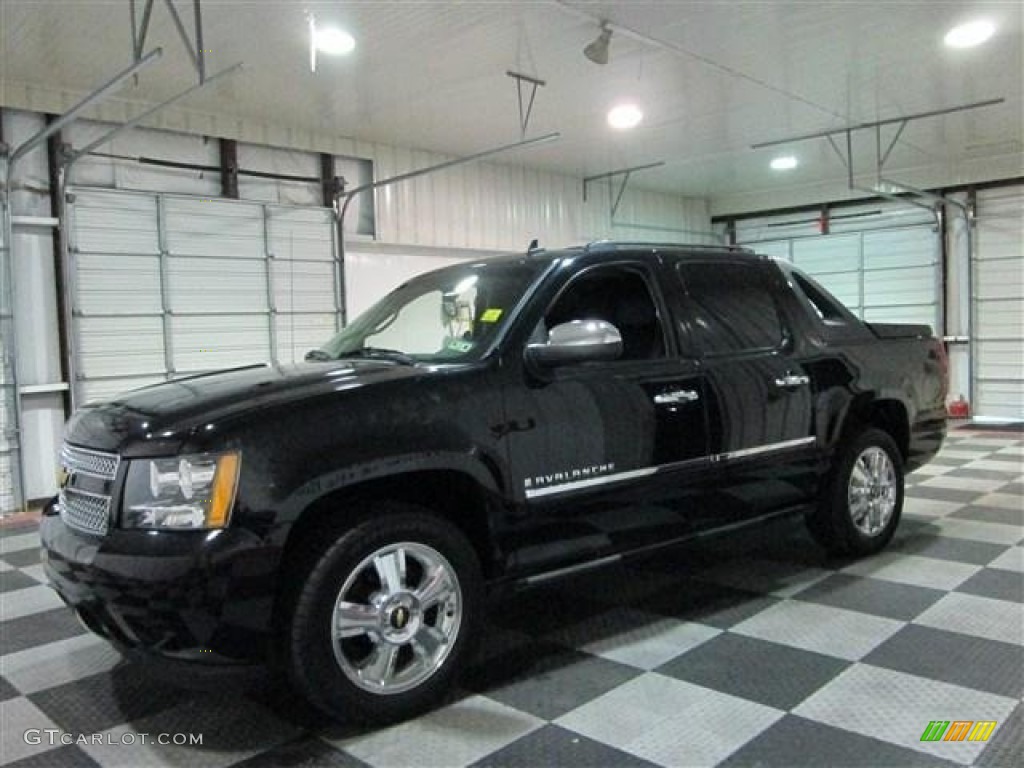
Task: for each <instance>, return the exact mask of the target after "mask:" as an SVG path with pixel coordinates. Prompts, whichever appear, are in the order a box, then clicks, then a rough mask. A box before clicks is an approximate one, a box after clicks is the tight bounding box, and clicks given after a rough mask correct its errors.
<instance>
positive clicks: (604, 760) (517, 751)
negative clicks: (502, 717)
mask: <svg viewBox="0 0 1024 768" xmlns="http://www.w3.org/2000/svg"><path fill="white" fill-rule="evenodd" d="M473 765H474V766H475V768H485V767H486V768H538V766H546V765H550V766H580V767H581V768H611V767H612V766H616V768H617V767H618V766H622V768H643V767H644V766H653V765H654V763H649V762H647V761H646V760H642V759H641V758H639V757H636V756H635V755H631V754H629V753H627V752H620V751H619V750H617V749H613V748H612V747H609V746H606V745H604V744H601V743H600V742H597V741H593V740H592V739H588V738H587V737H586V736H581V735H580V734H577V733H573V732H572V731H567V730H565V729H564V728H559V727H558V726H557V725H545V726H544V727H543V728H540V729H538V730H536V731H533V732H532V733H528V734H527V735H526V736H523V737H522V738H520V739H517V740H516V741H514V742H512V743H511V744H509V745H508V746H507V747H505V748H503V749H499V750H498V751H497V752H492V753H491V754H490V755H488V756H487V757H485V758H483V759H482V760H480V761H479V762H477V763H474V764H473Z"/></svg>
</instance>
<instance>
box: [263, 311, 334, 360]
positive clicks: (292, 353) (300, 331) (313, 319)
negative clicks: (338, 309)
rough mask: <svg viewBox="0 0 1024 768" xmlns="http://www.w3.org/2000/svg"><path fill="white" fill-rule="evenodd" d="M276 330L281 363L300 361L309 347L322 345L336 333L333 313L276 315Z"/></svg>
mask: <svg viewBox="0 0 1024 768" xmlns="http://www.w3.org/2000/svg"><path fill="white" fill-rule="evenodd" d="M274 328H275V330H276V332H277V359H278V360H279V361H280V362H282V363H286V362H288V363H297V362H301V361H302V358H303V357H304V356H305V354H306V353H307V352H308V351H309V350H311V349H317V348H319V347H321V346H323V345H324V343H326V342H327V340H328V339H330V338H331V337H332V336H334V334H335V333H337V325H336V321H335V315H334V313H333V312H332V313H324V314H320V315H278V316H277V317H275V318H274Z"/></svg>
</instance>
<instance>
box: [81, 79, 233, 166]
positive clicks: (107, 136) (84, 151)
mask: <svg viewBox="0 0 1024 768" xmlns="http://www.w3.org/2000/svg"><path fill="white" fill-rule="evenodd" d="M241 67H242V62H238V63H237V64H234V65H233V66H230V67H228V68H227V69H222V70H221V71H220V72H218V73H217V74H215V75H212V76H210V77H208V78H206V79H205V80H204V81H202V82H200V83H196V84H195V85H193V86H192V87H191V88H187V89H185V90H184V91H182V92H181V93H179V94H177V95H176V96H172V97H171V98H169V99H167V100H166V101H162V102H160V103H159V104H157V105H156V106H155V107H151V108H149V109H147V110H146V111H145V112H142V113H141V114H139V115H136V116H135V117H133V118H132V119H131V120H129V121H128V122H127V123H122V124H121V125H118V126H115V127H114V128H111V129H110V130H109V131H107V132H106V133H104V134H103V135H102V136H100V137H99V138H98V139H96V140H95V141H91V142H89V143H88V144H86V145H85V146H84V147H82V148H81V149H79V150H76V151H75V152H72V153H71V154H70V155H68V157H67V160H66V164H67V165H68V166H70V165H72V164H73V163H75V162H76V161H77V160H79V159H80V158H82V157H84V156H85V155H88V154H89V153H91V152H92V151H93V150H95V149H96V148H97V147H101V146H103V145H104V144H106V143H107V142H108V141H110V140H111V139H113V138H114V137H115V136H116V135H117V134H119V133H122V132H124V131H128V130H131V129H132V128H136V127H138V126H139V125H140V124H142V123H143V122H145V121H146V120H148V119H149V118H150V117H152V116H153V115H154V114H156V113H157V112H159V111H160V110H161V109H164V108H165V107H169V106H171V105H172V104H176V103H177V102H179V101H181V100H182V99H184V98H185V97H186V96H191V95H192V94H193V93H195V92H196V91H198V90H200V89H202V88H205V87H206V86H208V85H210V84H211V83H214V82H216V81H217V80H220V79H221V78H222V77H226V76H227V75H232V74H234V73H235V72H237V71H238V70H239V69H241Z"/></svg>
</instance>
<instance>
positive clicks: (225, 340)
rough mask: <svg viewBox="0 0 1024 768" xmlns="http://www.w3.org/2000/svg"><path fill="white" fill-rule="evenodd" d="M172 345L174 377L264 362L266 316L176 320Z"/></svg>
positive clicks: (267, 356) (266, 355)
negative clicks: (180, 374)
mask: <svg viewBox="0 0 1024 768" xmlns="http://www.w3.org/2000/svg"><path fill="white" fill-rule="evenodd" d="M171 345H172V350H173V364H174V371H175V372H176V373H185V372H190V371H194V372H198V371H211V370H216V369H218V368H231V367H234V366H239V365H250V364H252V363H263V362H267V361H268V360H270V334H269V315H247V316H241V317H238V316H229V317H225V316H203V315H190V316H175V317H173V318H171Z"/></svg>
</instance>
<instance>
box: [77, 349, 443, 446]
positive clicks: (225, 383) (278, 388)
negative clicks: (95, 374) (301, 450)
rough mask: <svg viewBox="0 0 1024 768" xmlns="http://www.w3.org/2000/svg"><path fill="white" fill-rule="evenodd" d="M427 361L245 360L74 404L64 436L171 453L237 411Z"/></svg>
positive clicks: (423, 370)
mask: <svg viewBox="0 0 1024 768" xmlns="http://www.w3.org/2000/svg"><path fill="white" fill-rule="evenodd" d="M436 370H438V369H437V368H433V367H429V366H410V365H400V364H396V363H392V362H387V361H381V360H339V361H334V362H329V363H325V362H314V363H296V364H293V365H276V366H272V365H253V366H247V367H244V368H233V369H230V370H226V371H217V372H214V373H208V374H202V375H198V376H190V377H187V378H181V379H175V380H173V381H169V382H166V383H163V384H155V385H153V386H149V387H144V388H142V389H136V390H133V391H131V392H126V393H125V394H123V395H120V396H118V397H117V398H115V399H113V400H110V401H108V402H102V403H93V404H89V405H86V406H84V407H82V408H80V409H79V410H78V411H76V412H75V414H74V416H72V417H71V420H70V421H69V422H68V425H67V429H66V430H65V436H66V439H67V441H68V442H70V443H74V444H75V445H79V446H84V447H87V448H93V449H96V450H101V451H113V452H117V453H121V454H129V455H158V454H165V455H166V453H168V452H175V451H177V450H178V448H179V447H180V445H181V443H182V442H183V441H184V440H186V439H188V438H189V437H191V436H193V435H196V434H198V433H201V432H203V431H211V432H212V431H215V430H216V429H217V428H218V427H219V426H220V425H221V424H222V423H223V422H224V421H226V420H228V419H231V418H233V417H235V416H238V415H240V414H243V413H247V412H250V411H255V410H259V409H264V408H270V407H274V406H281V405H287V404H288V403H290V402H295V401H298V400H305V399H308V398H313V397H318V396H324V395H329V394H331V393H336V392H341V391H343V390H352V389H361V388H363V387H366V386H370V385H376V384H381V383H384V382H389V381H396V380H401V379H408V378H411V377H416V376H423V375H427V374H429V373H431V372H434V371H436Z"/></svg>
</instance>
